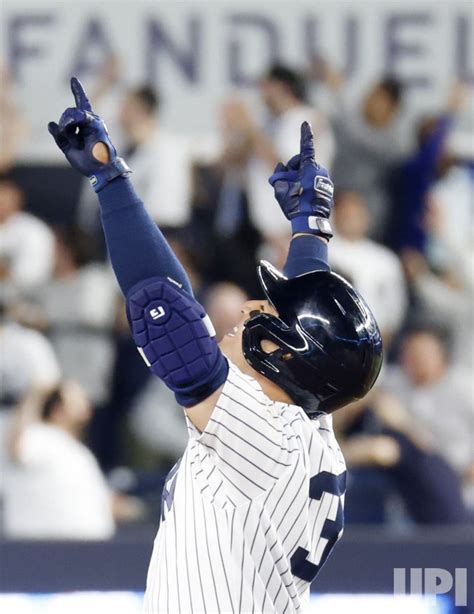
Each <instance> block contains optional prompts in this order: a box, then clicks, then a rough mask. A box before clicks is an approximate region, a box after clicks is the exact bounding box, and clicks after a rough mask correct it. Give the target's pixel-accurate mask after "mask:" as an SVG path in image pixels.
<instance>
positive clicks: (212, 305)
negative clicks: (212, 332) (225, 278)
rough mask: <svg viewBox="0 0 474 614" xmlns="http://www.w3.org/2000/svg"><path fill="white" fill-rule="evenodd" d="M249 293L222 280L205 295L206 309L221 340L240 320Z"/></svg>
mask: <svg viewBox="0 0 474 614" xmlns="http://www.w3.org/2000/svg"><path fill="white" fill-rule="evenodd" d="M247 300H248V296H247V294H246V293H245V292H244V291H243V290H242V288H239V286H237V285H236V284H233V283H230V282H222V283H218V284H215V285H213V286H211V287H210V288H209V289H208V290H207V292H206V297H205V303H204V305H205V309H206V312H207V314H208V316H209V317H210V318H211V322H212V323H213V325H214V328H215V329H216V337H217V339H218V340H219V341H220V340H221V339H222V337H223V336H224V335H225V334H226V333H228V332H230V331H231V330H232V329H233V328H234V326H236V324H237V323H238V322H239V320H240V317H241V315H242V309H241V308H242V305H243V304H244V303H245V301H247Z"/></svg>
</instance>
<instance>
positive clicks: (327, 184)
mask: <svg viewBox="0 0 474 614" xmlns="http://www.w3.org/2000/svg"><path fill="white" fill-rule="evenodd" d="M314 189H315V191H316V192H317V193H318V194H319V195H320V196H322V197H323V198H326V199H327V200H332V197H333V196H334V185H333V183H332V181H331V180H330V179H328V178H327V177H321V176H318V177H315V178H314Z"/></svg>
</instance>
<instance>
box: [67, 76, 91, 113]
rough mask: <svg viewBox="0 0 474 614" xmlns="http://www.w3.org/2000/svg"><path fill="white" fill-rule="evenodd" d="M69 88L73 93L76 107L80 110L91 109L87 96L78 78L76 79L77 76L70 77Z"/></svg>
mask: <svg viewBox="0 0 474 614" xmlns="http://www.w3.org/2000/svg"><path fill="white" fill-rule="evenodd" d="M71 90H72V93H73V94H74V100H75V102H76V107H77V108H78V109H81V110H82V111H92V107H91V103H90V102H89V99H88V98H87V95H86V93H85V91H84V88H83V87H82V83H81V82H80V81H79V79H77V77H72V78H71Z"/></svg>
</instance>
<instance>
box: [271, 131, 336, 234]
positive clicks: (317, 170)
mask: <svg viewBox="0 0 474 614" xmlns="http://www.w3.org/2000/svg"><path fill="white" fill-rule="evenodd" d="M268 181H269V183H270V185H271V186H272V187H273V189H274V191H275V198H276V199H277V201H278V203H279V205H280V207H281V209H282V211H283V213H284V214H285V216H286V218H287V219H288V220H290V222H291V228H292V231H293V234H295V233H307V234H315V235H319V236H323V237H325V238H326V239H330V238H331V237H332V230H331V225H330V223H329V216H330V214H331V210H332V207H333V196H334V186H333V183H332V181H331V179H330V178H329V174H328V172H327V170H326V169H325V168H323V167H322V166H319V164H317V163H316V161H315V158H314V139H313V132H312V130H311V126H310V125H309V124H308V122H303V124H302V125H301V143H300V153H299V154H297V155H296V156H293V158H291V160H290V161H289V162H288V163H287V164H286V165H285V164H282V163H281V162H280V163H279V164H277V166H276V168H275V170H274V172H273V175H271V177H270V178H269V180H268Z"/></svg>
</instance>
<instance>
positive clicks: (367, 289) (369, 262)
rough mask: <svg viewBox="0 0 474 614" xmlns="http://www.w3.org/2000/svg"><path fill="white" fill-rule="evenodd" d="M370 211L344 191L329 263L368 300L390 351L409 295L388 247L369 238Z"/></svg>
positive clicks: (338, 205)
mask: <svg viewBox="0 0 474 614" xmlns="http://www.w3.org/2000/svg"><path fill="white" fill-rule="evenodd" d="M371 221H372V220H371V218H370V213H369V209H368V207H367V204H366V202H365V201H364V199H363V197H362V196H361V195H360V194H357V193H356V192H341V193H338V195H337V197H336V206H335V210H334V229H335V236H334V238H333V239H332V240H331V252H330V258H329V259H330V263H331V266H332V267H333V268H334V269H335V270H337V271H339V272H340V273H341V274H342V275H343V276H344V275H346V276H347V277H349V278H350V279H351V281H352V283H354V285H355V287H356V288H357V289H358V290H359V291H360V292H361V294H362V296H363V297H364V298H365V299H366V301H367V303H368V304H369V305H370V308H371V309H372V311H373V312H374V315H375V317H376V318H377V322H378V325H379V327H380V330H381V332H382V336H383V339H384V343H385V349H386V350H387V348H388V346H389V344H390V340H391V339H392V337H393V335H394V334H395V333H396V332H397V331H398V330H399V328H400V327H401V325H402V323H403V320H404V317H405V312H406V307H407V293H406V285H405V278H404V275H403V269H402V267H401V264H400V261H399V260H398V258H397V256H396V255H395V254H394V253H393V252H392V251H391V250H389V249H388V248H387V247H384V246H383V245H380V244H379V243H376V242H375V241H373V240H372V239H369V238H368V236H369V229H370V225H371Z"/></svg>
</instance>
